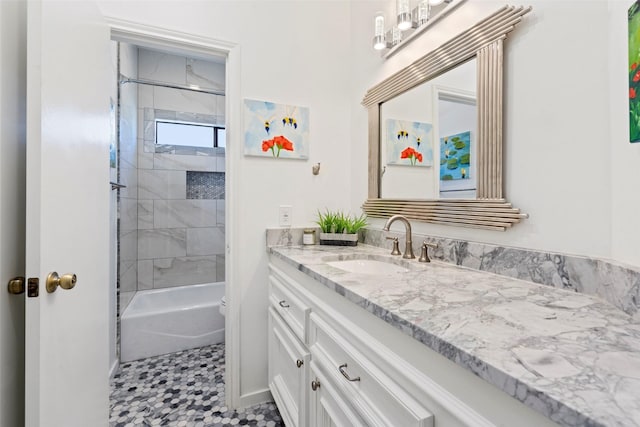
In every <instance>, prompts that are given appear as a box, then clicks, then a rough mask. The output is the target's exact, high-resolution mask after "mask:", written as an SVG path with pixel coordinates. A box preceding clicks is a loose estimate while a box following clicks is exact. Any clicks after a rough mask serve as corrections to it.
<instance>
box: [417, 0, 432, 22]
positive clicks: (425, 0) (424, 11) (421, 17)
mask: <svg viewBox="0 0 640 427" xmlns="http://www.w3.org/2000/svg"><path fill="white" fill-rule="evenodd" d="M427 20H429V0H421V1H420V2H419V3H418V25H423V24H425V23H426V22H427Z"/></svg>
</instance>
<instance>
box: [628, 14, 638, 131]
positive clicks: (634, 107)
mask: <svg viewBox="0 0 640 427" xmlns="http://www.w3.org/2000/svg"><path fill="white" fill-rule="evenodd" d="M628 30H629V140H630V141H631V142H640V1H635V2H634V3H633V4H632V5H631V7H630V8H629V28H628Z"/></svg>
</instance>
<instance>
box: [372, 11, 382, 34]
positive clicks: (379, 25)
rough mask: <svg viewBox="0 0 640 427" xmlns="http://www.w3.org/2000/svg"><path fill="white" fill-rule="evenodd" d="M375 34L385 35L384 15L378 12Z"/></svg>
mask: <svg viewBox="0 0 640 427" xmlns="http://www.w3.org/2000/svg"><path fill="white" fill-rule="evenodd" d="M373 35H374V36H376V37H377V36H384V16H382V14H380V13H378V14H377V15H376V19H375V33H374V34H373Z"/></svg>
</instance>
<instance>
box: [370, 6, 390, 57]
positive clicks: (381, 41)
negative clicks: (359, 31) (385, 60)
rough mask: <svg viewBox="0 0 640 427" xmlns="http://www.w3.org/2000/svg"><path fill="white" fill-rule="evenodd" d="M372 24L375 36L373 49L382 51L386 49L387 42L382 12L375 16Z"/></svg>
mask: <svg viewBox="0 0 640 427" xmlns="http://www.w3.org/2000/svg"><path fill="white" fill-rule="evenodd" d="M374 24H375V34H374V36H373V48H374V49H375V50H382V49H384V48H385V47H387V40H386V38H385V35H384V16H383V15H382V12H378V13H377V14H376V18H375V20H374Z"/></svg>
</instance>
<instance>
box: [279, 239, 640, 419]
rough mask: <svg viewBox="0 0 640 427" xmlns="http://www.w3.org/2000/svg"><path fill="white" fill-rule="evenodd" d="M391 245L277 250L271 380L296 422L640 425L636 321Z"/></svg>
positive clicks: (588, 301) (583, 300) (587, 301)
mask: <svg viewBox="0 0 640 427" xmlns="http://www.w3.org/2000/svg"><path fill="white" fill-rule="evenodd" d="M389 252H390V251H389V250H386V249H381V248H377V247H372V246H367V245H360V246H358V247H355V248H344V247H332V246H305V247H302V246H282V247H271V248H269V257H270V263H269V300H270V304H269V385H270V389H271V391H272V394H273V397H274V399H275V401H276V403H277V404H278V408H279V409H280V412H281V415H282V417H283V419H284V420H285V423H286V425H287V426H301V427H302V426H317V425H322V426H325V425H344V426H358V425H362V426H403V427H404V426H438V427H443V426H536V427H540V426H550V425H557V424H559V425H564V426H585V425H587V426H609V425H616V426H626V425H629V426H633V425H640V402H638V400H637V396H638V395H640V356H638V355H639V354H640V325H638V324H634V323H633V322H632V321H631V318H630V317H629V316H628V315H626V314H625V313H623V312H622V311H620V310H618V309H617V308H615V307H613V306H612V305H610V304H608V303H606V302H604V301H602V300H600V299H598V298H596V297H592V296H589V295H584V294H577V293H573V292H568V291H564V290H559V289H555V288H551V287H548V286H543V285H537V284H534V283H530V282H526V281H522V280H517V279H513V278H508V277H504V276H499V275H495V274H491V273H486V272H480V271H476V270H472V269H467V268H464V267H458V266H455V265H451V264H446V263H443V262H439V261H434V262H431V263H419V262H418V261H417V259H414V260H404V259H402V258H401V257H400V256H391V255H389Z"/></svg>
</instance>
